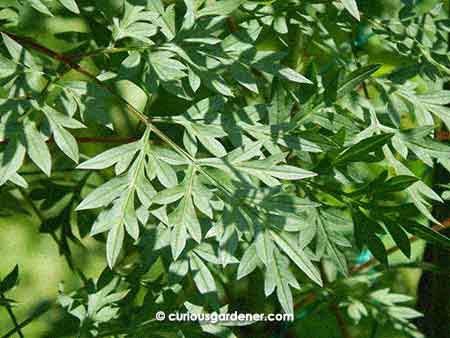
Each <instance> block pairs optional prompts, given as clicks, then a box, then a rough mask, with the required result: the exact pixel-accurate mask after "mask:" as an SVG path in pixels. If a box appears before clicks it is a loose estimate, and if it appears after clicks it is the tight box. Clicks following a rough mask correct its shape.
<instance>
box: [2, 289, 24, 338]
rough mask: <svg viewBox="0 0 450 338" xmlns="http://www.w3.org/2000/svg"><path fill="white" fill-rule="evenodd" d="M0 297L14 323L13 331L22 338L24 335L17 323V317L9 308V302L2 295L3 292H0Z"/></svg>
mask: <svg viewBox="0 0 450 338" xmlns="http://www.w3.org/2000/svg"><path fill="white" fill-rule="evenodd" d="M0 299H1V300H3V301H4V302H5V307H6V311H7V312H8V315H9V317H10V318H11V321H12V322H13V324H14V330H15V332H17V334H18V335H19V336H20V338H24V335H23V333H22V331H21V330H20V326H19V323H18V322H17V318H16V316H15V314H14V312H13V310H12V308H11V304H9V303H8V301H7V300H6V299H5V296H4V295H3V293H0Z"/></svg>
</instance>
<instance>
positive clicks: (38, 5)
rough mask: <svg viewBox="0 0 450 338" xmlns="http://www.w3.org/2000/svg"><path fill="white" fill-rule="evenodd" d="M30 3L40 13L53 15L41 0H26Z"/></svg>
mask: <svg viewBox="0 0 450 338" xmlns="http://www.w3.org/2000/svg"><path fill="white" fill-rule="evenodd" d="M28 1H29V3H30V5H31V6H32V7H33V8H34V9H36V10H38V11H39V12H41V13H44V14H47V15H50V16H53V14H52V13H51V12H50V11H49V9H48V8H47V6H46V5H44V3H43V2H42V1H41V0H28Z"/></svg>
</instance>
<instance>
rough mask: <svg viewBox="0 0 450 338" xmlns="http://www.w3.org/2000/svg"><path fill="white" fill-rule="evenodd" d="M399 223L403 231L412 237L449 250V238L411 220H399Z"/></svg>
mask: <svg viewBox="0 0 450 338" xmlns="http://www.w3.org/2000/svg"><path fill="white" fill-rule="evenodd" d="M401 222H402V225H403V226H404V227H405V229H407V230H408V232H410V233H412V234H413V235H415V236H417V237H419V238H422V239H424V240H426V241H429V242H431V243H434V244H436V245H439V246H441V247H443V248H450V238H448V237H446V236H444V235H442V234H441V233H439V232H437V231H436V230H433V229H432V228H430V227H427V226H425V225H422V224H420V223H417V222H415V221H411V220H401Z"/></svg>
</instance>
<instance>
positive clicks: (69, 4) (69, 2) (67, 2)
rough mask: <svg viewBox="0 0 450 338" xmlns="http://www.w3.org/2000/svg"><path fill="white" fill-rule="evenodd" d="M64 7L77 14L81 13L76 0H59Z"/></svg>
mask: <svg viewBox="0 0 450 338" xmlns="http://www.w3.org/2000/svg"><path fill="white" fill-rule="evenodd" d="M58 1H59V2H60V3H61V4H62V5H63V6H64V7H66V8H67V9H68V10H69V11H71V12H74V13H75V14H80V9H79V8H78V5H77V3H76V2H75V0H58Z"/></svg>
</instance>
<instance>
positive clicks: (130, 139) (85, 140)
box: [0, 136, 139, 144]
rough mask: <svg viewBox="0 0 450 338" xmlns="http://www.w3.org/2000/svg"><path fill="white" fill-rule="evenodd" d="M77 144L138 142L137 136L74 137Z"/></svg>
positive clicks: (0, 142)
mask: <svg viewBox="0 0 450 338" xmlns="http://www.w3.org/2000/svg"><path fill="white" fill-rule="evenodd" d="M75 140H76V141H77V143H130V142H134V141H137V140H139V137H137V136H104V137H75ZM46 142H47V143H48V144H52V143H54V142H55V140H54V139H53V138H50V139H48V140H47V141H46ZM0 144H8V140H3V141H0Z"/></svg>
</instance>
